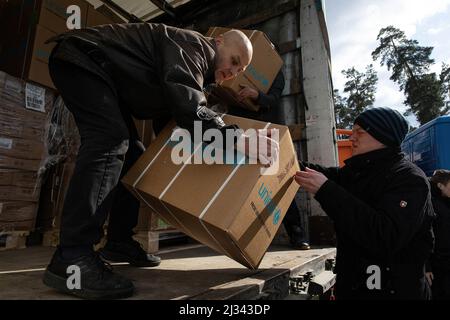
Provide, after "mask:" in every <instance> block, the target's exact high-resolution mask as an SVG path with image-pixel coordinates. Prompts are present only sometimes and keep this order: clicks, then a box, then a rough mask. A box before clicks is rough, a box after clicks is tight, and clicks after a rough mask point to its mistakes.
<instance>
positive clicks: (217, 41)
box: [214, 35, 224, 46]
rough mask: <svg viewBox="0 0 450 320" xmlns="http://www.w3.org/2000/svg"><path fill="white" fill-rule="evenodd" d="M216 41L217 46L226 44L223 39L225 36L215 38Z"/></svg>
mask: <svg viewBox="0 0 450 320" xmlns="http://www.w3.org/2000/svg"><path fill="white" fill-rule="evenodd" d="M214 40H215V41H216V45H218V46H219V45H221V46H222V45H223V44H224V39H223V35H219V36H217V37H215V38H214Z"/></svg>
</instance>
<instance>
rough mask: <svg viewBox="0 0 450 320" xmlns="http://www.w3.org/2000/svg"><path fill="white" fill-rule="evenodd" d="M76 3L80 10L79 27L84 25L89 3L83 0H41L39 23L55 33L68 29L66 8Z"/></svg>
mask: <svg viewBox="0 0 450 320" xmlns="http://www.w3.org/2000/svg"><path fill="white" fill-rule="evenodd" d="M71 5H77V6H78V7H79V8H80V11H81V28H84V27H86V21H87V13H88V7H89V4H88V2H87V1H84V0H43V1H42V4H41V11H40V16H39V24H40V25H42V26H43V27H45V28H47V29H48V30H51V31H53V32H55V33H62V32H66V31H68V29H67V18H68V17H69V15H68V14H67V8H68V7H69V6H71Z"/></svg>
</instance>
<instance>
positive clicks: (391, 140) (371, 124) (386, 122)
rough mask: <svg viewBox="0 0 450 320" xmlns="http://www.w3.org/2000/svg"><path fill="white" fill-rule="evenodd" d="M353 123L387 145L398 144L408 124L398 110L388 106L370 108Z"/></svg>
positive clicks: (395, 145) (394, 145) (407, 128)
mask: <svg viewBox="0 0 450 320" xmlns="http://www.w3.org/2000/svg"><path fill="white" fill-rule="evenodd" d="M355 124H357V125H359V126H360V127H361V128H363V129H364V130H365V131H367V132H368V133H369V134H370V135H371V136H372V137H374V138H375V139H377V140H378V141H380V142H381V143H383V144H384V145H386V146H388V147H397V146H400V145H401V143H402V142H403V140H404V139H405V137H406V134H407V133H408V130H409V126H408V122H407V121H406V119H405V118H404V117H403V116H402V115H401V114H400V112H398V111H396V110H393V109H390V108H371V109H367V110H366V111H364V112H363V113H361V114H360V115H359V116H358V117H357V118H356V119H355Z"/></svg>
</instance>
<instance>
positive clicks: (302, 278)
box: [289, 271, 313, 294]
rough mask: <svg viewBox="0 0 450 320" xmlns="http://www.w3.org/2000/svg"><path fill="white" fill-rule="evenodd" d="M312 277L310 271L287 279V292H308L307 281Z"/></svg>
mask: <svg viewBox="0 0 450 320" xmlns="http://www.w3.org/2000/svg"><path fill="white" fill-rule="evenodd" d="M312 278H313V274H312V272H311V271H308V272H307V273H305V274H303V275H299V276H295V277H291V278H290V279H289V292H290V293H291V294H308V288H309V283H310V281H311V279H312Z"/></svg>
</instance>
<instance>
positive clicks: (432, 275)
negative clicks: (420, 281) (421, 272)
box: [425, 272, 434, 287]
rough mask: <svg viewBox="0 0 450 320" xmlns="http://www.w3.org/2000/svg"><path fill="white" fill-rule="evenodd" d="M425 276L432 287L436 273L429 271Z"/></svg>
mask: <svg viewBox="0 0 450 320" xmlns="http://www.w3.org/2000/svg"><path fill="white" fill-rule="evenodd" d="M425 277H426V278H427V281H428V284H429V285H430V287H431V286H432V285H433V280H434V274H433V272H427V273H425Z"/></svg>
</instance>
